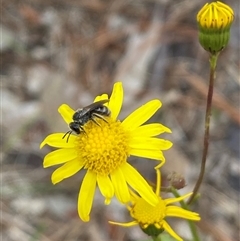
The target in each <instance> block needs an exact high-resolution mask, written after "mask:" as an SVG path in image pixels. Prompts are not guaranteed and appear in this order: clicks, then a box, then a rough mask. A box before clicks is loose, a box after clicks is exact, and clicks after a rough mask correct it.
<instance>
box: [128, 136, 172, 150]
mask: <svg viewBox="0 0 240 241" xmlns="http://www.w3.org/2000/svg"><path fill="white" fill-rule="evenodd" d="M129 146H130V147H131V148H133V149H142V150H168V149H169V148H171V147H172V142H170V141H168V140H163V139H159V138H155V137H151V138H143V137H136V138H135V137H134V138H132V139H131V140H130V143H129Z"/></svg>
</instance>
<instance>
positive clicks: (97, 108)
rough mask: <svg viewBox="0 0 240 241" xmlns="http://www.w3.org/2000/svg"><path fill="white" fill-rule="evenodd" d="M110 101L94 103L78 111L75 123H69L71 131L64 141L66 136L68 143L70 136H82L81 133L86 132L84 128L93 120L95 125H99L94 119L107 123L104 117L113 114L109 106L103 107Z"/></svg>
mask: <svg viewBox="0 0 240 241" xmlns="http://www.w3.org/2000/svg"><path fill="white" fill-rule="evenodd" d="M108 101H109V100H100V101H97V102H94V103H92V104H91V105H88V106H86V107H83V108H81V109H78V110H76V112H75V113H74V114H73V117H72V119H73V122H70V123H69V128H70V129H71V130H70V131H68V132H66V133H65V135H64V136H63V139H64V138H65V136H66V135H68V137H67V142H68V139H69V137H70V135H71V134H72V133H73V132H74V133H76V134H80V133H81V131H83V132H84V129H83V126H84V125H85V124H86V123H87V122H88V121H89V120H92V121H93V122H94V123H96V124H97V125H99V123H98V122H97V121H96V120H95V119H94V117H97V118H100V119H102V120H104V121H105V122H107V121H106V120H105V119H104V116H110V114H111V112H110V110H109V109H108V107H107V106H105V105H103V104H105V103H107V102H108Z"/></svg>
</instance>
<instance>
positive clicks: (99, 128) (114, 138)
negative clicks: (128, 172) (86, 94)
mask: <svg viewBox="0 0 240 241" xmlns="http://www.w3.org/2000/svg"><path fill="white" fill-rule="evenodd" d="M104 119H105V120H106V121H104V120H102V119H100V118H95V120H96V122H97V123H98V124H99V125H97V124H96V123H94V122H93V121H88V122H87V123H86V124H85V125H84V130H85V133H84V132H82V133H81V134H80V135H78V137H77V141H76V145H77V150H79V152H78V153H79V158H80V159H81V160H83V162H84V168H85V169H89V170H91V171H93V172H95V173H96V174H99V175H104V176H107V175H109V174H110V173H111V172H113V171H114V170H115V169H117V168H118V167H119V166H121V164H122V163H124V162H126V161H127V157H128V156H129V144H128V143H129V141H128V140H129V134H128V133H127V132H126V131H125V130H124V129H123V127H122V126H121V122H120V121H116V120H113V119H112V118H110V117H104Z"/></svg>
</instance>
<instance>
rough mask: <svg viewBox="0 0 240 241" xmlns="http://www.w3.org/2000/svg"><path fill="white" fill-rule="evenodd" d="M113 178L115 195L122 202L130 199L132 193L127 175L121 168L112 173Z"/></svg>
mask: <svg viewBox="0 0 240 241" xmlns="http://www.w3.org/2000/svg"><path fill="white" fill-rule="evenodd" d="M111 180H112V184H113V187H114V191H115V195H116V197H117V199H118V200H119V201H120V202H121V203H127V202H129V201H130V194H129V190H128V186H127V183H126V180H125V175H124V174H123V173H122V170H121V169H120V168H118V169H116V170H115V171H114V172H113V173H111Z"/></svg>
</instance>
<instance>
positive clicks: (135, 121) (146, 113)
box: [122, 100, 162, 130]
mask: <svg viewBox="0 0 240 241" xmlns="http://www.w3.org/2000/svg"><path fill="white" fill-rule="evenodd" d="M161 105H162V104H161V102H160V101H159V100H152V101H149V102H147V103H146V104H145V105H142V106H141V107H139V108H138V109H136V110H135V111H133V112H132V113H131V114H130V115H129V116H128V117H127V118H126V119H125V120H124V121H123V122H122V125H123V126H124V128H126V129H129V130H134V129H135V128H137V127H139V126H140V125H142V124H143V123H145V122H146V121H147V120H149V119H150V118H151V117H152V116H153V115H154V114H155V112H156V111H157V110H158V109H159V108H160V107H161Z"/></svg>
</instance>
